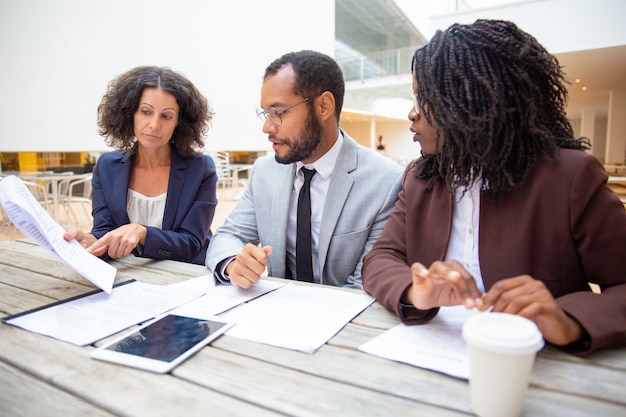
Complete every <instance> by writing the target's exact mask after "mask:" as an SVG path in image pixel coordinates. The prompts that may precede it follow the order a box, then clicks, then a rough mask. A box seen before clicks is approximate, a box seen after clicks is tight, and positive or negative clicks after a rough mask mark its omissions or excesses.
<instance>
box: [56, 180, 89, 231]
mask: <svg viewBox="0 0 626 417" xmlns="http://www.w3.org/2000/svg"><path fill="white" fill-rule="evenodd" d="M92 176H93V175H92V174H85V175H84V176H82V177H81V178H78V179H76V178H74V179H68V180H65V181H63V182H62V183H60V184H59V199H60V203H61V205H62V206H63V207H64V208H65V216H66V221H67V223H68V224H69V223H71V221H72V219H73V220H74V224H75V225H76V224H79V223H80V221H79V220H78V217H77V216H76V213H75V212H74V204H78V205H80V207H81V209H82V210H83V213H84V214H85V217H86V218H87V219H89V223H90V224H92V223H93V218H92V217H91V179H92ZM70 217H71V218H70Z"/></svg>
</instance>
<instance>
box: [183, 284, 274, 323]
mask: <svg viewBox="0 0 626 417" xmlns="http://www.w3.org/2000/svg"><path fill="white" fill-rule="evenodd" d="M283 285H285V284H282V283H280V282H275V281H270V280H267V279H262V280H260V281H259V282H257V283H256V284H255V285H253V286H252V287H251V288H248V289H243V288H241V287H237V286H235V285H215V278H214V277H213V274H208V275H202V276H200V277H197V278H192V279H188V280H186V281H183V282H179V283H178V284H173V285H171V286H172V287H176V288H188V289H193V290H198V291H202V292H203V293H205V294H204V295H203V296H202V297H200V298H197V299H195V300H193V301H191V302H189V303H187V304H185V305H183V306H180V307H178V308H177V309H176V310H173V311H171V313H172V314H180V315H182V316H185V315H190V316H198V317H204V316H208V315H212V316H215V315H218V314H220V313H223V312H225V311H227V310H230V309H231V308H233V307H236V306H238V305H239V304H242V303H245V302H246V301H249V300H252V299H254V298H257V297H260V296H262V295H263V294H266V293H268V292H271V291H274V290H275V289H277V288H280V287H282V286H283Z"/></svg>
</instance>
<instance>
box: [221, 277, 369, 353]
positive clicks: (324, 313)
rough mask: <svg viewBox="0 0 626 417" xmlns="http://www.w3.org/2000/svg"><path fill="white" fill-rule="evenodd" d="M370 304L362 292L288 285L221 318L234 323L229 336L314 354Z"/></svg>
mask: <svg viewBox="0 0 626 417" xmlns="http://www.w3.org/2000/svg"><path fill="white" fill-rule="evenodd" d="M373 302H374V298H372V297H371V296H369V295H367V294H365V293H361V292H352V291H340V290H335V289H332V288H325V287H320V286H300V285H295V284H287V285H285V286H283V287H281V288H279V289H277V290H275V291H272V292H270V293H269V294H266V295H264V296H263V297H260V298H257V299H255V300H252V301H250V302H248V303H246V304H244V305H242V306H240V307H238V308H236V309H234V310H231V311H229V312H227V313H225V314H223V315H221V316H220V317H221V318H223V319H226V320H229V321H234V322H236V323H237V324H236V325H235V326H234V327H233V328H232V329H230V330H229V331H228V332H226V334H227V335H228V336H233V337H237V338H240V339H246V340H251V341H254V342H259V343H264V344H268V345H272V346H278V347H283V348H287V349H293V350H298V351H301V352H306V353H313V352H315V351H316V350H317V349H319V348H320V347H321V346H322V345H323V344H324V343H326V342H327V341H328V340H329V339H330V338H332V337H333V336H334V335H335V334H336V333H337V332H339V331H340V330H341V329H342V328H343V327H344V326H345V325H346V324H347V323H348V322H349V321H350V320H352V319H353V318H354V317H355V316H357V315H358V314H359V313H360V312H361V311H363V310H364V309H366V308H367V307H368V306H369V305H370V304H372V303H373Z"/></svg>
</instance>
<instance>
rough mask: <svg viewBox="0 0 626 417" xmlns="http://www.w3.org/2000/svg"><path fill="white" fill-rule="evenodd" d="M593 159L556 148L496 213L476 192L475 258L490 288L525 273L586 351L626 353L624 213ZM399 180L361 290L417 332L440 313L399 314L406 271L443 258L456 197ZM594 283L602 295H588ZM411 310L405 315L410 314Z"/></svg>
mask: <svg viewBox="0 0 626 417" xmlns="http://www.w3.org/2000/svg"><path fill="white" fill-rule="evenodd" d="M607 178H608V176H607V174H606V171H605V170H604V168H603V167H602V165H601V164H600V163H599V162H598V160H597V159H596V158H594V157H593V156H591V155H588V154H586V153H584V152H582V151H577V150H569V149H562V150H561V152H560V156H559V158H558V160H557V161H556V162H551V161H547V160H542V161H540V162H539V163H538V164H537V166H536V167H535V170H534V175H533V176H532V177H531V178H530V179H529V180H528V181H527V182H526V183H525V184H524V185H523V186H522V187H520V188H519V189H517V190H515V191H514V192H512V193H510V194H509V195H507V196H505V198H504V200H503V201H502V202H501V203H500V204H499V205H497V206H496V205H494V204H493V202H492V200H491V198H490V196H489V193H488V192H487V191H483V192H482V193H481V202H480V230H479V258H480V267H481V272H482V276H483V281H484V284H485V289H486V290H488V289H489V288H491V286H492V285H493V284H494V283H495V282H496V281H498V280H501V279H504V278H510V277H514V276H518V275H523V274H528V275H530V276H532V277H533V278H535V279H539V280H541V281H543V282H544V283H545V284H546V286H547V287H548V288H549V290H550V291H551V293H552V295H553V296H554V298H555V299H556V301H557V303H558V304H559V306H561V308H563V310H565V311H566V312H567V313H568V314H569V315H571V316H572V317H574V318H575V319H576V320H578V322H579V323H580V324H581V325H582V326H583V327H584V329H585V330H586V331H587V332H588V334H589V336H590V339H591V343H587V344H586V345H585V346H572V347H571V349H572V350H578V351H579V353H588V352H591V351H593V350H596V349H599V348H603V347H616V346H626V212H625V211H624V206H623V204H622V203H621V202H620V200H619V198H618V197H617V196H616V195H615V194H614V193H613V192H612V191H611V190H610V189H609V188H608V187H607V186H606V181H607ZM426 185H427V182H426V181H424V180H419V179H417V178H416V177H415V175H413V172H412V170H411V168H410V166H409V168H407V170H406V171H405V173H404V177H403V181H402V191H401V192H400V194H399V198H398V201H397V203H396V207H395V209H394V211H393V213H392V214H391V216H390V217H389V220H388V222H387V224H386V226H385V228H384V230H383V233H382V235H381V236H380V238H379V239H378V241H377V242H376V244H375V245H374V247H373V248H372V250H371V252H370V253H369V254H368V255H367V256H366V257H365V260H364V264H363V270H362V279H363V286H364V289H365V290H366V291H367V292H368V293H370V294H371V295H373V296H374V297H376V299H377V300H378V301H379V302H380V303H382V304H383V305H384V306H385V307H386V308H387V309H389V310H392V311H394V312H395V313H396V314H398V316H399V317H400V318H401V319H402V321H403V322H404V323H406V324H421V323H425V322H426V321H428V320H430V319H431V318H432V317H434V316H435V315H436V314H437V311H438V309H432V310H429V311H420V310H417V309H402V308H401V307H400V299H401V296H402V293H403V292H404V291H405V289H406V288H407V287H408V286H410V285H411V271H410V267H409V265H411V264H412V263H414V262H421V263H422V264H424V265H426V266H429V265H430V264H431V263H432V262H433V261H436V260H442V259H444V257H445V254H446V251H447V247H448V241H449V238H450V231H451V226H452V207H453V206H452V199H451V194H450V193H449V192H448V190H447V188H446V186H445V184H443V182H441V181H438V182H436V183H435V184H434V186H433V187H432V188H430V189H427V187H426ZM588 282H591V283H595V284H598V285H599V286H600V288H601V289H602V294H601V295H597V294H594V293H592V292H591V291H590V287H589V285H588ZM407 312H408V313H407Z"/></svg>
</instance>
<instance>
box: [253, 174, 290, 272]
mask: <svg viewBox="0 0 626 417" xmlns="http://www.w3.org/2000/svg"><path fill="white" fill-rule="evenodd" d="M277 167H278V169H277V170H276V172H275V175H274V177H273V178H269V179H268V181H271V182H272V183H273V184H272V187H268V188H270V189H271V190H273V195H272V212H271V213H267V219H263V220H264V221H268V222H271V224H272V239H271V242H272V249H273V253H275V254H278V253H280V254H284V256H281V257H277V256H270V268H269V271H268V272H269V273H270V275H274V276H277V277H284V276H286V270H287V268H286V267H287V223H288V221H289V202H290V199H291V192H292V190H293V182H294V178H295V175H296V164H290V165H281V164H277ZM259 191H260V192H263V190H259Z"/></svg>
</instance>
